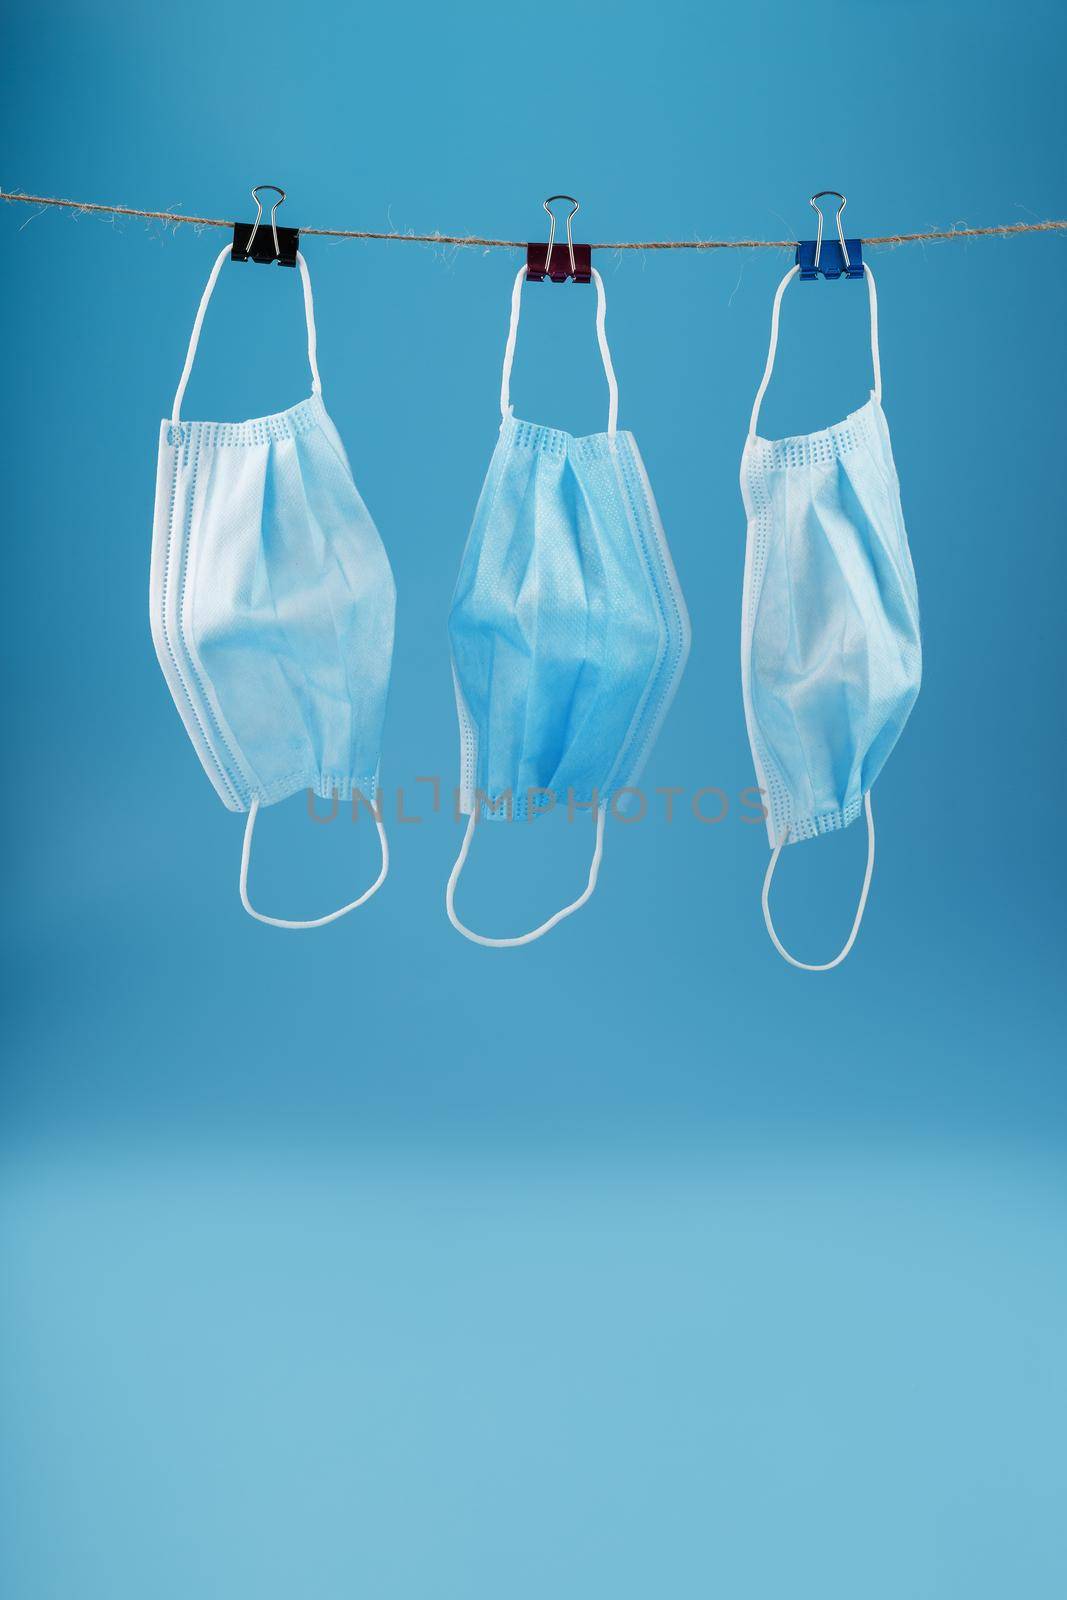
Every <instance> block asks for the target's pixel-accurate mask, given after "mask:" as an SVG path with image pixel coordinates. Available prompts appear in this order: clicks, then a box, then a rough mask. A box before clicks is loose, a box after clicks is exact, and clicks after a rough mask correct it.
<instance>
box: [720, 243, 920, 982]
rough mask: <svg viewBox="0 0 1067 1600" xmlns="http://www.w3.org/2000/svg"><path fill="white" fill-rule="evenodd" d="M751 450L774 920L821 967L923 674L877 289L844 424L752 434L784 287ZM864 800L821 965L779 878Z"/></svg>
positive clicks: (745, 650) (751, 667) (747, 666)
mask: <svg viewBox="0 0 1067 1600" xmlns="http://www.w3.org/2000/svg"><path fill="white" fill-rule="evenodd" d="M798 271H799V268H797V267H794V268H793V269H792V270H791V271H790V272H788V273H786V275H785V277H784V278H783V279H782V281H781V283H780V284H779V286H778V290H777V293H776V295H775V299H774V308H773V312H772V317H771V340H770V348H769V350H768V355H767V363H766V368H765V371H764V374H763V380H762V382H761V384H760V387H759V391H758V393H757V395H756V400H755V404H754V405H753V408H752V418H751V422H750V424H749V433H748V438H747V440H746V443H745V448H744V453H743V456H742V461H741V492H742V497H743V500H744V505H745V512H746V515H747V519H748V538H747V548H746V558H745V579H744V593H743V598H742V630H741V681H742V690H743V695H744V705H745V718H746V722H747V725H748V734H749V742H750V745H751V749H752V757H753V761H754V764H755V767H756V774H757V778H758V781H759V785H760V788H761V790H762V791H763V798H764V804H765V806H766V809H767V832H768V836H769V841H770V845H771V849H772V852H773V853H772V857H771V861H770V864H769V866H768V869H767V876H766V881H765V884H764V894H763V908H764V916H765V919H766V923H767V929H768V932H769V934H770V936H771V938H772V940H773V942H774V944H775V947H776V948H777V949H778V950H779V952H780V954H782V955H783V956H784V957H785V959H786V960H787V961H789V962H791V963H792V965H794V966H799V967H804V968H805V969H806V970H812V971H825V970H828V969H830V968H832V967H835V966H837V965H838V964H839V963H840V962H841V961H843V960H844V958H845V956H846V955H847V954H848V952H849V950H850V949H851V948H852V944H853V942H854V940H855V938H856V934H857V933H858V931H859V926H860V922H861V920H862V917H863V911H864V907H865V905H866V900H867V893H868V890H869V888H870V880H871V874H872V872H873V867H874V819H873V812H872V808H871V800H870V792H871V789H872V787H873V785H874V783H875V780H876V779H877V777H878V775H879V773H880V772H881V770H882V768H883V766H884V765H885V763H886V760H887V759H888V757H889V754H890V752H891V750H892V749H893V746H894V745H895V744H896V742H897V739H898V738H899V736H900V734H901V732H902V730H903V728H904V724H905V723H906V722H907V720H908V716H909V714H910V712H911V708H912V706H913V705H914V703H915V699H916V696H917V695H918V692H919V684H920V679H921V676H922V645H921V639H920V633H919V602H918V593H917V588H916V582H915V570H914V567H913V565H912V559H911V552H910V550H909V547H908V536H907V532H906V530H905V526H904V515H903V511H902V509H901V502H900V485H899V482H898V479H897V471H896V466H895V463H894V460H893V451H892V447H891V444H890V439H889V427H888V424H887V422H886V419H885V414H884V412H883V410H882V404H881V396H882V382H881V364H880V358H879V350H878V301H877V290H876V287H875V281H874V276H873V274H872V273H871V270H870V267H869V266H867V265H866V263H865V264H864V276H865V278H866V280H867V289H868V294H869V298H870V312H871V354H872V360H873V364H874V388H873V389H872V391H871V395H870V399H869V400H868V401H867V403H866V405H864V406H862V407H860V409H859V410H858V411H854V412H852V414H851V415H850V416H848V417H846V418H845V420H844V421H843V422H840V423H837V424H836V425H835V426H833V427H830V428H826V429H823V430H822V431H821V432H818V433H812V434H804V435H799V436H796V437H793V438H787V439H776V440H769V439H763V438H760V437H759V435H758V434H757V433H756V426H757V423H758V420H759V410H760V405H761V403H762V400H763V396H764V394H765V392H766V389H767V385H768V383H769V382H770V377H771V373H772V371H773V368H774V358H775V351H776V348H777V341H778V324H779V316H780V310H781V303H782V296H783V294H784V292H785V290H786V288H787V286H788V285H789V283H790V282H791V281H792V279H793V278H794V277H796V275H797V273H798ZM861 810H865V812H866V817H867V827H868V860H867V872H866V876H865V879H864V884H863V890H862V893H861V896H860V901H859V905H858V908H857V911H856V917H855V921H854V924H853V927H852V931H851V934H850V936H849V939H848V941H847V943H846V944H845V946H844V948H843V949H842V950H841V951H840V953H839V954H838V955H837V956H836V957H835V958H834V959H833V960H832V961H829V962H826V963H823V964H821V965H819V966H815V967H810V966H808V964H807V963H804V962H800V961H797V960H796V959H795V958H794V957H793V956H791V955H790V954H789V952H788V951H787V950H785V949H784V948H783V946H782V945H781V943H780V941H779V939H778V936H777V934H776V932H775V929H774V925H773V922H772V919H771V915H770V907H769V898H768V897H769V891H770V884H771V879H772V877H773V875H774V870H775V867H776V866H777V863H778V858H779V855H780V853H781V850H782V848H783V846H784V845H786V844H791V843H795V842H796V841H798V840H801V839H811V838H816V837H818V836H819V835H820V834H824V833H828V832H831V831H833V830H835V829H839V828H845V827H847V826H848V825H849V823H851V822H853V821H854V820H855V819H856V817H857V816H858V815H859V814H860V811H861Z"/></svg>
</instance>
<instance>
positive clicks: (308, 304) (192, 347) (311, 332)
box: [170, 245, 322, 424]
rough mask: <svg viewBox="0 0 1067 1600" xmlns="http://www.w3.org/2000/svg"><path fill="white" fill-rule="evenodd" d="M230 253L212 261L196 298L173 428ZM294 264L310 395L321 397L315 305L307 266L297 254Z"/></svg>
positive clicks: (224, 251)
mask: <svg viewBox="0 0 1067 1600" xmlns="http://www.w3.org/2000/svg"><path fill="white" fill-rule="evenodd" d="M230 250H231V247H230V246H229V245H225V246H224V248H223V249H221V250H220V251H219V253H218V255H217V256H216V257H215V265H214V266H213V267H212V269H211V272H210V274H209V275H208V280H207V283H206V284H205V285H204V292H203V294H202V295H201V296H200V304H199V306H198V307H197V312H196V320H195V321H194V323H193V331H192V333H191V334H190V336H189V349H188V350H187V351H186V355H185V366H184V367H183V368H182V375H181V377H180V378H179V379H178V387H177V390H176V391H175V395H174V405H173V407H172V409H171V414H170V420H171V423H172V424H176V423H177V422H178V421H179V419H180V415H181V408H182V401H183V399H184V398H185V390H186V387H187V385H188V383H189V377H190V374H191V373H192V370H193V362H194V360H195V359H196V347H197V345H198V344H199V343H200V332H201V329H202V328H203V326H204V317H205V315H206V313H207V308H208V302H209V301H210V299H211V296H212V295H213V294H214V292H215V285H216V283H217V282H218V279H219V273H220V272H221V271H222V263H223V262H224V261H225V260H226V257H227V256H228V255H229V254H230ZM296 263H297V266H298V267H299V268H300V276H301V278H302V279H303V284H304V320H305V321H306V323H307V332H308V365H309V367H310V368H311V392H312V394H321V393H322V380H321V379H320V377H319V364H318V361H317V360H316V350H317V347H318V344H317V339H316V334H315V302H314V300H313V299H312V296H311V275H310V273H309V272H308V268H307V262H306V261H305V260H304V257H303V256H302V255H301V253H300V251H299V250H298V251H297V252H296Z"/></svg>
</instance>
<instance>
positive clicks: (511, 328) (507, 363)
mask: <svg viewBox="0 0 1067 1600" xmlns="http://www.w3.org/2000/svg"><path fill="white" fill-rule="evenodd" d="M591 271H592V278H593V282H594V283H595V284H596V339H597V344H598V345H599V346H600V359H601V361H602V362H603V363H604V376H605V377H606V378H607V380H608V437H609V438H612V439H613V438H614V437H615V430H616V426H617V424H618V420H619V385H618V381H617V379H616V377H615V368H614V366H613V365H612V361H611V351H610V349H609V348H608V335H607V328H606V326H605V321H606V317H607V309H608V306H607V296H606V295H605V293H604V280H603V278H602V277H601V276H600V273H599V272H598V271H597V270H596V268H595V267H593V268H592V269H591ZM525 277H526V268H525V267H520V268H519V270H518V272H517V273H516V274H515V282H514V284H513V286H512V290H511V320H510V322H509V324H508V342H507V344H506V345H505V346H504V366H503V369H502V371H501V374H500V416H501V419H502V420H503V421H505V422H506V421H507V419H508V417H509V416H510V415H511V369H512V367H513V366H514V364H515V343H516V340H517V339H518V334H519V311H520V308H521V303H522V285H523V280H524V279H525Z"/></svg>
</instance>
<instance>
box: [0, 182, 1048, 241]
mask: <svg viewBox="0 0 1067 1600" xmlns="http://www.w3.org/2000/svg"><path fill="white" fill-rule="evenodd" d="M0 198H2V199H4V200H12V201H18V202H20V203H21V204H23V205H30V206H40V207H41V208H42V209H43V208H45V207H47V206H54V207H59V208H62V209H65V210H68V211H78V212H93V211H97V212H103V213H104V214H105V215H107V216H110V217H147V218H149V219H150V220H153V221H156V222H188V223H192V225H193V226H194V227H197V228H232V227H234V223H232V222H227V221H226V220H225V218H223V217H190V216H187V215H185V214H183V213H181V212H177V211H138V210H137V209H136V208H135V207H134V206H103V205H97V204H96V203H95V202H94V201H91V200H60V199H57V198H56V197H55V196H53V195H43V194H10V193H8V192H7V191H6V190H0ZM1065 229H1067V222H1007V223H1002V224H1001V225H1000V226H999V227H995V228H945V229H934V230H932V231H930V232H928V233H885V234H880V235H878V236H877V237H871V238H867V237H864V239H863V243H864V244H865V245H878V244H880V245H894V244H922V243H925V242H926V241H928V240H934V239H979V238H990V237H994V236H1000V237H1006V236H1007V235H1009V234H1015V233H1055V232H1062V231H1063V230H1065ZM298 231H299V232H300V233H303V234H308V235H312V234H315V235H318V236H319V237H321V238H325V239H382V240H385V241H387V242H388V243H390V244H449V245H456V246H458V247H460V248H468V249H480V250H525V249H526V246H527V243H528V241H527V240H526V239H482V238H479V237H478V236H477V235H475V234H453V233H374V232H372V231H371V230H369V229H366V228H300V229H299V230H298ZM796 245H797V240H796V239H611V240H598V241H597V242H596V243H594V244H591V245H590V247H589V248H590V249H591V250H793V249H795V248H796Z"/></svg>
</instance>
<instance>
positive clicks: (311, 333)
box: [296, 250, 322, 394]
mask: <svg viewBox="0 0 1067 1600" xmlns="http://www.w3.org/2000/svg"><path fill="white" fill-rule="evenodd" d="M296 264H297V266H298V267H299V268H300V276H301V278H302V279H303V281H304V320H305V322H306V323H307V329H308V366H309V367H310V368H311V392H312V394H321V393H322V379H321V378H320V377H319V363H318V361H317V359H316V355H317V351H318V337H317V335H316V333H315V302H314V300H313V299H312V297H311V274H310V272H309V271H308V264H307V262H306V261H305V260H304V257H303V256H302V255H301V253H300V251H299V250H298V251H297V252H296Z"/></svg>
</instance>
